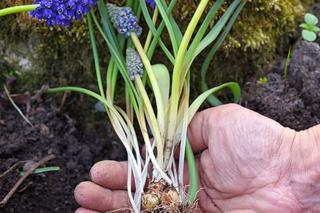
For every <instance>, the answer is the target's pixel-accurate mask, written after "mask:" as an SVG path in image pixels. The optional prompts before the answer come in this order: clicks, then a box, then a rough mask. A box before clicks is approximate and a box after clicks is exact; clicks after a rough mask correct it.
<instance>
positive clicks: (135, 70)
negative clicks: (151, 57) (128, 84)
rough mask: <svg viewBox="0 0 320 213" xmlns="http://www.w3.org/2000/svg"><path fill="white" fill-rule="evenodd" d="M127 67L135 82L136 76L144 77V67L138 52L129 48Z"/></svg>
mask: <svg viewBox="0 0 320 213" xmlns="http://www.w3.org/2000/svg"><path fill="white" fill-rule="evenodd" d="M126 54H127V57H126V66H127V71H128V73H129V77H130V79H131V80H134V76H135V75H139V76H141V77H142V76H143V65H142V62H141V58H140V56H139V54H138V52H137V51H135V50H134V49H132V48H128V49H127V51H126Z"/></svg>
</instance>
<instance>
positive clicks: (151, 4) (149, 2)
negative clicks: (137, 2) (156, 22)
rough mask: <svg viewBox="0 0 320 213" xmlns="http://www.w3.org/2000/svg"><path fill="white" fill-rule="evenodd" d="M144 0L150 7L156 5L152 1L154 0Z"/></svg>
mask: <svg viewBox="0 0 320 213" xmlns="http://www.w3.org/2000/svg"><path fill="white" fill-rule="evenodd" d="M146 2H147V3H148V4H149V5H150V7H151V8H152V9H154V8H155V7H156V3H155V2H154V0H146Z"/></svg>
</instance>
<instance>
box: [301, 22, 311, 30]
mask: <svg viewBox="0 0 320 213" xmlns="http://www.w3.org/2000/svg"><path fill="white" fill-rule="evenodd" d="M299 27H301V28H303V29H308V28H309V25H308V24H306V23H302V24H300V25H299Z"/></svg>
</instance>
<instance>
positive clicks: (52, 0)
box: [30, 0, 97, 27]
mask: <svg viewBox="0 0 320 213" xmlns="http://www.w3.org/2000/svg"><path fill="white" fill-rule="evenodd" d="M96 2H97V0H35V1H34V4H39V5H40V6H39V7H37V9H35V10H34V11H32V12H30V15H31V16H32V17H33V18H36V19H39V20H45V21H46V22H47V24H48V26H52V25H56V26H67V27H68V26H70V25H71V23H72V21H73V20H80V19H81V18H82V17H83V16H84V15H85V14H87V13H88V12H89V11H90V9H91V8H92V7H93V6H95V5H96Z"/></svg>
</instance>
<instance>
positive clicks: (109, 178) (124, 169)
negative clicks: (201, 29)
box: [90, 160, 128, 190]
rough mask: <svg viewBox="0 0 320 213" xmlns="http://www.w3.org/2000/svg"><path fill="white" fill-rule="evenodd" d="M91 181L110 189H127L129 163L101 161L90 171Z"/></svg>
mask: <svg viewBox="0 0 320 213" xmlns="http://www.w3.org/2000/svg"><path fill="white" fill-rule="evenodd" d="M90 176H91V180H92V181H93V182H94V183H96V184H98V185H100V186H103V187H106V188H108V189H119V190H121V189H126V188H127V178H128V162H127V161H125V162H118V161H109V160H105V161H100V162H98V163H96V164H95V165H94V166H93V167H92V168H91V170H90Z"/></svg>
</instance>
